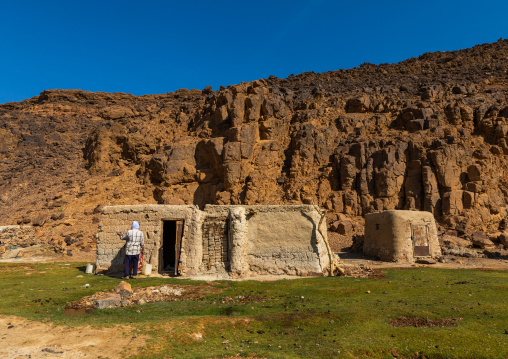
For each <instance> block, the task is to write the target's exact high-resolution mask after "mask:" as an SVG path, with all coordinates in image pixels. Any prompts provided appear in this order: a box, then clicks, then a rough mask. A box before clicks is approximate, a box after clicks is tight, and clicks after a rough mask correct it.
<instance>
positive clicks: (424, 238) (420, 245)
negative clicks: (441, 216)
mask: <svg viewBox="0 0 508 359" xmlns="http://www.w3.org/2000/svg"><path fill="white" fill-rule="evenodd" d="M412 227H413V246H414V255H415V256H416V257H428V256H430V250H429V235H428V233H429V231H428V229H429V227H428V226H427V225H413V226H412Z"/></svg>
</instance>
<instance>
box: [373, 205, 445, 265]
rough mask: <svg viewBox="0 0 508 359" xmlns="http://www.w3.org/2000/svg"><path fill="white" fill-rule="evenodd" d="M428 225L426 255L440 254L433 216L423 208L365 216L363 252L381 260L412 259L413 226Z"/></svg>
mask: <svg viewBox="0 0 508 359" xmlns="http://www.w3.org/2000/svg"><path fill="white" fill-rule="evenodd" d="M417 225H421V226H426V227H427V228H428V232H427V236H428V244H429V252H430V256H431V257H433V258H436V257H439V256H440V255H441V249H440V247H439V242H438V238H437V228H436V223H435V220H434V216H433V215H432V213H430V212H424V211H384V212H378V213H371V214H368V215H366V216H365V240H364V243H363V252H364V253H365V254H366V255H370V256H375V257H378V258H380V259H381V260H386V261H396V262H413V261H414V260H415V255H414V241H413V238H412V235H413V227H414V226H417Z"/></svg>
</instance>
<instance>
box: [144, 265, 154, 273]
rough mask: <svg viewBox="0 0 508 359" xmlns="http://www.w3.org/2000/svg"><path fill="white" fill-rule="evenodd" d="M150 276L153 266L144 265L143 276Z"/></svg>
mask: <svg viewBox="0 0 508 359" xmlns="http://www.w3.org/2000/svg"><path fill="white" fill-rule="evenodd" d="M150 274H152V265H151V264H145V265H143V275H147V276H149V275H150Z"/></svg>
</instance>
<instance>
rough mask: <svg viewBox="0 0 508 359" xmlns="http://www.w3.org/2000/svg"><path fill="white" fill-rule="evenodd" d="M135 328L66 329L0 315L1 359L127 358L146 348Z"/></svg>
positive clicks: (142, 338)
mask: <svg viewBox="0 0 508 359" xmlns="http://www.w3.org/2000/svg"><path fill="white" fill-rule="evenodd" d="M131 330H132V328H130V327H128V326H114V327H109V328H93V327H89V326H84V327H76V328H72V327H66V326H55V325H53V324H46V323H40V322H35V321H30V320H27V319H24V318H20V317H15V316H4V315H0V358H19V359H21V358H23V359H25V358H31V359H34V358H65V359H66V358H110V359H115V358H124V357H125V354H123V355H122V351H123V350H125V349H127V353H129V355H131V354H136V352H137V349H138V348H140V347H142V346H143V345H145V340H146V337H144V336H138V337H136V338H133V335H132V332H131Z"/></svg>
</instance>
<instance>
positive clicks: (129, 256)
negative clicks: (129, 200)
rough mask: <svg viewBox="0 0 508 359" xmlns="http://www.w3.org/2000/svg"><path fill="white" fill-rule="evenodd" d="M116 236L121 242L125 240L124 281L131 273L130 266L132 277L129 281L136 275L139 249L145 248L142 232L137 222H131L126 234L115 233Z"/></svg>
mask: <svg viewBox="0 0 508 359" xmlns="http://www.w3.org/2000/svg"><path fill="white" fill-rule="evenodd" d="M117 234H118V236H119V237H120V239H122V240H127V243H126V244H125V269H124V279H127V278H128V277H129V275H130V272H131V265H132V267H133V268H132V275H131V276H130V278H131V279H134V278H136V276H137V275H138V261H139V253H141V248H143V247H144V246H145V239H144V236H143V232H141V231H140V230H139V223H138V221H134V222H132V227H131V230H129V231H127V233H125V234H123V235H122V233H120V232H117Z"/></svg>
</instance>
